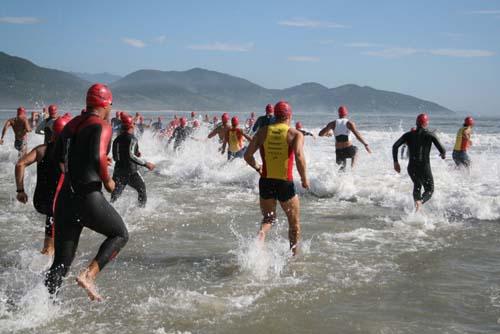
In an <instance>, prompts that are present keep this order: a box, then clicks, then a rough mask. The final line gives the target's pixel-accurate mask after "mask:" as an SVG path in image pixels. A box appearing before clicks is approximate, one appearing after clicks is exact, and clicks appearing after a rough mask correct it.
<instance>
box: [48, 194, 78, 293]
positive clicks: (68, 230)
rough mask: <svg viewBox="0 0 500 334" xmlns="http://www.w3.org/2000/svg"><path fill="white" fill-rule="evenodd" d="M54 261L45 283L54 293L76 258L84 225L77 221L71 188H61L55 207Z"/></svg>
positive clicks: (50, 291)
mask: <svg viewBox="0 0 500 334" xmlns="http://www.w3.org/2000/svg"><path fill="white" fill-rule="evenodd" d="M54 218H55V222H56V223H55V224H56V225H57V226H56V228H55V235H54V248H55V252H54V261H53V262H52V266H51V267H50V269H49V270H48V272H47V273H46V278H45V285H46V286H47V288H48V290H49V293H51V294H54V293H56V292H57V289H59V287H60V286H61V284H62V279H63V277H64V276H66V274H67V273H68V271H69V268H70V267H71V263H72V262H73V259H74V258H75V253H76V249H77V247H78V241H79V240H80V234H81V232H82V226H81V225H80V224H78V222H77V216H76V215H75V210H74V207H73V199H72V194H71V193H70V190H67V189H63V190H61V192H60V194H59V196H58V199H57V203H56V209H55V216H54Z"/></svg>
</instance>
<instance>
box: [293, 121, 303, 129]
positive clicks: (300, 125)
mask: <svg viewBox="0 0 500 334" xmlns="http://www.w3.org/2000/svg"><path fill="white" fill-rule="evenodd" d="M295 128H296V129H297V130H300V129H302V123H300V122H297V123H295Z"/></svg>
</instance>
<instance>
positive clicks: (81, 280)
mask: <svg viewBox="0 0 500 334" xmlns="http://www.w3.org/2000/svg"><path fill="white" fill-rule="evenodd" d="M76 282H77V283H78V285H79V286H80V287H82V288H83V289H85V291H86V292H87V295H88V296H89V299H90V300H92V301H94V300H95V301H98V302H101V301H102V297H101V296H100V295H99V294H98V293H97V290H96V287H95V283H94V278H91V277H90V275H89V271H88V270H85V271H82V272H81V273H80V275H79V276H78V277H77V278H76Z"/></svg>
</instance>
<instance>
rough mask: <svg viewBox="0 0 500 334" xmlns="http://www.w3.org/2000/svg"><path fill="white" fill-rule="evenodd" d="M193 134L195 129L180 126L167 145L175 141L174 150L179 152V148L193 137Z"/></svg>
mask: <svg viewBox="0 0 500 334" xmlns="http://www.w3.org/2000/svg"><path fill="white" fill-rule="evenodd" d="M191 133H193V128H190V127H187V126H185V127H181V126H178V127H176V128H175V130H174V133H172V137H170V139H169V140H168V143H167V145H168V144H170V142H171V141H172V140H174V150H177V149H178V148H179V146H180V145H181V144H182V143H183V142H184V141H185V140H186V139H187V138H188V137H189V136H190V135H191Z"/></svg>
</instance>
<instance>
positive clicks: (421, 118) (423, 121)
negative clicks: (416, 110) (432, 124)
mask: <svg viewBox="0 0 500 334" xmlns="http://www.w3.org/2000/svg"><path fill="white" fill-rule="evenodd" d="M427 125H429V116H427V114H420V115H418V116H417V126H420V127H426V126H427Z"/></svg>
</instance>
